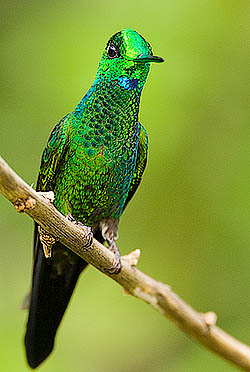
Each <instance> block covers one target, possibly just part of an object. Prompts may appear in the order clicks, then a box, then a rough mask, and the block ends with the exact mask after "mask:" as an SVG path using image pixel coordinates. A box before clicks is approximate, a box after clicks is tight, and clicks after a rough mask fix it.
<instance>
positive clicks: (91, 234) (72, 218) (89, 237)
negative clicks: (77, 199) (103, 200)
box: [66, 213, 93, 249]
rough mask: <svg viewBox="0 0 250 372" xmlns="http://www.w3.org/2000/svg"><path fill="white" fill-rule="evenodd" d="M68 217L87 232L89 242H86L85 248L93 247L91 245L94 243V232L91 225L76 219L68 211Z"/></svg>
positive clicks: (86, 236)
mask: <svg viewBox="0 0 250 372" xmlns="http://www.w3.org/2000/svg"><path fill="white" fill-rule="evenodd" d="M66 218H67V220H69V221H71V222H73V223H74V224H75V225H77V226H79V228H80V229H82V230H83V232H84V234H85V238H86V241H87V243H86V244H85V248H86V249H87V248H89V247H91V245H92V243H93V233H92V229H91V227H90V226H85V225H84V224H83V223H82V222H80V221H76V220H75V219H74V217H73V216H72V214H71V213H68V214H67V216H66Z"/></svg>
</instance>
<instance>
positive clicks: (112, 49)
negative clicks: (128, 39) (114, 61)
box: [107, 44, 120, 58]
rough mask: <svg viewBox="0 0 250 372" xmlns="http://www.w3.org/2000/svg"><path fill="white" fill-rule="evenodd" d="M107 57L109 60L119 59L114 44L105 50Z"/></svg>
mask: <svg viewBox="0 0 250 372" xmlns="http://www.w3.org/2000/svg"><path fill="white" fill-rule="evenodd" d="M107 56H108V57H109V58H117V57H120V51H119V49H118V48H117V47H116V46H115V45H114V44H110V45H109V46H108V49H107Z"/></svg>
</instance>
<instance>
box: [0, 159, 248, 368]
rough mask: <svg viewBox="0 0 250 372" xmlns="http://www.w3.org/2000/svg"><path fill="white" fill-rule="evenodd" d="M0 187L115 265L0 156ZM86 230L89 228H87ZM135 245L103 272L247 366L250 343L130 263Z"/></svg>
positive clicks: (65, 239)
mask: <svg viewBox="0 0 250 372" xmlns="http://www.w3.org/2000/svg"><path fill="white" fill-rule="evenodd" d="M0 192H1V193H2V194H3V195H4V196H5V197H6V198H7V199H8V200H9V201H10V202H11V203H12V204H14V206H15V207H16V209H17V210H18V211H19V212H25V213H26V214H28V215H29V216H30V217H31V218H32V219H33V220H35V221H36V222H37V223H38V224H39V225H40V226H41V227H42V228H43V229H44V230H45V231H46V232H47V233H48V234H50V235H52V236H54V237H55V238H56V239H57V240H59V241H60V242H62V243H63V244H64V245H65V246H67V247H68V248H69V249H71V250H72V251H73V252H75V253H76V254H77V255H79V256H80V257H82V258H83V259H84V260H85V261H87V262H88V263H90V264H92V265H93V266H95V267H96V268H97V269H99V270H101V269H100V268H109V267H111V266H112V265H113V261H114V256H113V254H112V253H111V252H110V251H109V250H108V249H107V248H105V247H104V246H103V245H102V244H100V243H99V242H98V241H97V240H95V239H94V240H93V244H92V246H91V247H88V248H87V245H88V240H87V237H86V234H85V232H84V231H83V229H82V228H79V226H77V225H76V224H74V223H73V222H71V221H69V220H67V219H66V218H65V217H64V216H63V215H62V214H61V213H59V212H58V211H57V209H56V208H55V207H54V206H53V205H52V203H51V202H50V201H49V200H48V199H47V198H46V197H44V196H43V195H42V193H38V192H36V191H34V190H33V189H32V187H30V186H29V185H27V184H26V183H25V182H24V181H23V180H22V179H21V178H20V177H19V176H18V175H17V174H16V173H15V172H14V171H13V170H12V169H11V168H10V167H9V166H8V165H7V163H6V162H5V161H4V160H3V159H2V158H1V157H0ZM86 233H87V231H86ZM138 257H139V252H138V250H137V251H135V252H132V253H131V254H130V255H128V256H123V257H122V259H121V260H122V270H121V272H120V273H119V274H118V275H117V274H113V275H110V274H106V275H108V276H109V277H111V278H112V279H113V280H115V281H116V282H117V283H119V284H120V285H121V286H122V287H123V288H124V289H125V291H126V292H127V293H129V294H131V295H133V296H135V297H137V298H140V299H141V300H143V301H145V302H146V303H148V304H150V305H151V306H153V308H155V309H156V310H157V311H159V312H160V313H161V314H162V315H163V316H165V317H167V318H169V319H170V320H171V321H173V322H174V323H175V324H176V325H177V326H178V327H179V328H181V329H182V330H183V331H184V332H185V333H186V334H188V335H189V336H191V337H193V338H194V339H196V340H197V341H198V342H199V343H201V344H202V345H203V346H205V347H206V348H207V349H209V350H210V351H213V352H215V353H217V354H218V355H219V356H221V357H223V358H224V359H227V360H229V361H230V362H232V363H233V364H235V365H236V366H238V367H240V368H241V369H243V370H244V371H250V347H249V346H247V345H245V344H243V343H241V342H240V341H238V340H237V339H235V338H233V337H232V336H230V335H229V334H227V333H226V332H224V331H223V330H222V329H221V328H219V327H217V326H215V323H216V315H215V314H214V313H213V312H209V313H206V314H202V313H198V312H196V311H195V310H194V309H193V308H192V307H191V306H189V305H188V304H186V303H185V302H184V301H183V300H182V299H181V298H180V297H179V296H178V295H177V294H175V293H174V292H173V291H172V290H171V288H170V287H169V286H168V285H166V284H164V283H161V282H158V281H156V280H154V279H153V278H151V277H149V276H148V275H146V274H144V273H143V272H141V271H139V270H138V269H137V268H136V267H135V266H134V265H135V264H136V263H137V261H138Z"/></svg>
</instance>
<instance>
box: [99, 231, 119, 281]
mask: <svg viewBox="0 0 250 372" xmlns="http://www.w3.org/2000/svg"><path fill="white" fill-rule="evenodd" d="M106 241H107V243H108V250H110V251H111V252H112V253H114V255H115V260H114V263H113V265H112V266H111V267H109V268H104V269H103V271H104V272H105V273H108V274H119V272H120V271H121V267H122V265H121V256H120V252H119V249H118V248H117V245H116V243H115V240H114V238H111V239H110V238H107V239H106Z"/></svg>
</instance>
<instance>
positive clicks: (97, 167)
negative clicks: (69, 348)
mask: <svg viewBox="0 0 250 372" xmlns="http://www.w3.org/2000/svg"><path fill="white" fill-rule="evenodd" d="M151 62H163V59H162V58H160V57H157V56H154V55H153V54H152V49H151V46H150V44H149V43H148V42H147V41H146V40H145V39H144V38H143V37H142V36H141V35H139V34H138V33H137V32H136V31H133V30H130V29H125V30H123V31H120V32H118V33H116V34H115V35H113V36H112V37H111V38H110V39H109V41H108V43H107V45H106V48H105V50H104V52H103V55H102V58H101V61H100V64H99V67H98V71H97V75H96V79H95V81H94V83H93V85H92V86H91V88H90V89H89V91H88V92H87V93H86V95H85V96H84V97H83V98H82V100H81V101H80V102H79V104H78V105H77V106H76V108H75V110H74V111H72V112H71V113H69V114H68V115H66V116H65V117H64V118H63V119H62V120H61V121H60V122H59V123H58V124H57V125H56V126H55V127H54V129H53V131H52V133H51V135H50V137H49V140H48V143H47V146H46V148H45V149H44V151H43V155H42V161H41V167H40V172H39V176H38V181H37V191H43V192H44V191H53V192H54V201H53V203H54V205H55V207H56V208H57V209H58V210H59V211H60V212H61V213H62V214H63V215H65V216H68V218H71V219H74V220H75V221H79V222H80V223H82V224H84V225H87V226H89V227H91V229H92V232H93V235H94V237H95V238H96V239H97V240H99V241H100V242H101V243H103V242H104V241H106V243H107V245H108V248H109V249H110V250H111V251H112V252H113V253H114V254H115V265H114V266H113V267H111V268H110V272H112V273H118V272H119V271H120V268H121V263H120V254H119V250H118V248H117V246H116V243H115V240H116V239H117V237H118V223H119V219H120V217H121V214H122V212H123V211H124V209H125V207H126V205H127V204H128V202H129V201H130V199H131V198H132V196H133V195H134V193H135V191H136V189H137V188H138V186H139V184H140V182H141V179H142V174H143V172H144V169H145V166H146V162H147V150H148V137H147V132H146V130H145V128H144V127H143V126H142V125H141V123H140V122H139V121H138V113H139V105H140V97H141V92H142V88H143V86H144V84H145V81H146V78H147V75H148V72H149V68H150V63H151ZM45 253H46V252H45V251H44V249H43V244H42V239H41V237H40V236H39V226H37V224H36V225H35V233H34V268H33V280H32V290H31V295H30V306H29V317H28V323H27V330H26V335H25V347H26V354H27V360H28V363H29V365H30V367H31V368H36V367H37V366H38V365H39V364H40V363H41V362H42V361H43V360H44V359H45V358H47V356H48V355H49V354H50V353H51V351H52V349H53V346H54V338H55V335H56V331H57V328H58V326H59V323H60V321H61V319H62V317H63V314H64V312H65V310H66V307H67V305H68V302H69V300H70V297H71V295H72V292H73V290H74V287H75V284H76V282H77V279H78V277H79V275H80V273H81V272H82V271H83V269H84V268H85V267H86V266H87V262H85V261H84V260H82V259H81V258H80V257H78V256H77V255H75V254H74V253H73V252H72V251H70V250H69V249H67V248H66V247H65V246H63V245H62V244H61V243H60V242H56V243H55V244H54V245H53V254H52V257H50V258H47V257H46V256H47V255H48V256H49V254H47V255H45Z"/></svg>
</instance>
